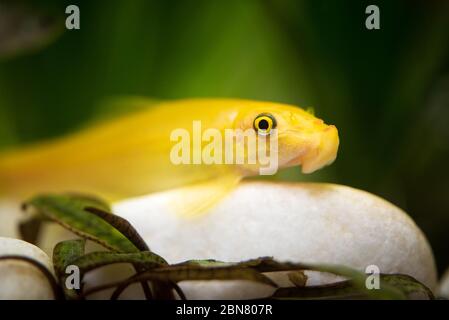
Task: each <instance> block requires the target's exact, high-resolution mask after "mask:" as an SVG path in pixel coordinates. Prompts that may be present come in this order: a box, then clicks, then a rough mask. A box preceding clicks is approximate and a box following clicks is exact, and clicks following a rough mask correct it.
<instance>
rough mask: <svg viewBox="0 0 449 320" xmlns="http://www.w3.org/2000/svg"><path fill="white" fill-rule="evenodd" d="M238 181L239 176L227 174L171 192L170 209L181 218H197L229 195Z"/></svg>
mask: <svg viewBox="0 0 449 320" xmlns="http://www.w3.org/2000/svg"><path fill="white" fill-rule="evenodd" d="M240 180H241V177H240V176H237V175H234V174H227V175H224V176H221V177H219V178H215V179H212V180H208V181H206V182H201V183H196V184H192V185H189V186H186V187H182V188H179V189H176V190H173V191H171V192H172V193H174V195H173V194H172V195H171V198H170V201H171V202H172V209H173V211H174V212H175V213H176V214H177V215H180V216H182V217H186V218H195V217H199V216H201V215H203V214H205V213H207V211H208V210H209V209H211V208H212V207H213V206H215V205H216V204H217V203H219V202H220V201H221V200H222V199H223V198H224V197H225V196H226V195H227V194H229V193H230V192H231V191H232V190H233V189H234V188H235V187H236V186H237V184H238V183H239V181H240Z"/></svg>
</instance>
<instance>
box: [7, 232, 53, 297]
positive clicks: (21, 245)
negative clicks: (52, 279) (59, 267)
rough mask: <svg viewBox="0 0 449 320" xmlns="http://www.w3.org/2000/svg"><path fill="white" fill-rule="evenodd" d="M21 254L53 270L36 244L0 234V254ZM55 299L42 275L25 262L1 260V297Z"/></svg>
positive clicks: (48, 259) (47, 258) (48, 260)
mask: <svg viewBox="0 0 449 320" xmlns="http://www.w3.org/2000/svg"><path fill="white" fill-rule="evenodd" d="M9 255H20V256H25V257H28V258H31V259H34V260H36V261H38V262H40V263H41V264H42V265H44V266H45V267H46V268H48V269H49V270H50V271H51V272H53V271H52V270H53V267H52V264H51V261H50V258H49V257H48V256H47V254H45V253H44V252H43V251H42V250H41V249H39V248H38V247H36V246H34V245H32V244H30V243H28V242H25V241H22V240H18V239H12V238H3V237H0V257H2V256H9ZM13 299H14V300H15V299H18V300H44V299H45V300H48V299H54V295H53V290H52V288H51V285H50V283H49V282H48V279H47V278H46V277H45V275H44V274H43V273H42V272H41V271H40V270H39V269H37V268H36V267H35V266H33V265H32V264H30V263H28V262H24V261H18V260H0V300H13Z"/></svg>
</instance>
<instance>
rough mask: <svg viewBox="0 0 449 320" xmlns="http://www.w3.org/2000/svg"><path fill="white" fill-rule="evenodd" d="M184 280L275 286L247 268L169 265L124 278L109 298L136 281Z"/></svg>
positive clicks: (173, 281)
mask: <svg viewBox="0 0 449 320" xmlns="http://www.w3.org/2000/svg"><path fill="white" fill-rule="evenodd" d="M184 280H189V281H196V280H248V281H253V282H258V283H262V284H265V285H269V286H271V287H277V285H276V283H274V282H273V281H272V280H271V279H270V278H268V277H267V276H265V275H263V274H261V273H259V272H257V271H255V270H252V269H249V268H238V267H210V268H205V267H193V266H169V267H165V268H159V269H153V270H150V271H145V272H142V273H139V274H137V275H135V276H133V277H131V278H129V279H128V280H125V281H124V282H122V283H121V284H120V285H119V286H118V287H117V289H116V290H115V291H114V293H113V295H112V297H111V299H117V298H118V296H119V295H120V294H121V293H122V292H123V291H124V290H125V289H126V288H127V287H128V286H129V285H131V284H133V283H136V282H140V281H157V282H165V283H177V282H180V281H184Z"/></svg>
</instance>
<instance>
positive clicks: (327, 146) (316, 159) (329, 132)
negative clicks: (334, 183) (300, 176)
mask: <svg viewBox="0 0 449 320" xmlns="http://www.w3.org/2000/svg"><path fill="white" fill-rule="evenodd" d="M290 133H293V132H290ZM293 134H294V133H293ZM296 134H297V136H298V137H300V139H301V140H300V141H301V143H300V144H301V145H302V146H303V147H302V148H301V150H300V151H299V152H298V153H297V154H296V155H295V156H294V157H293V158H292V159H290V160H289V161H288V162H287V163H286V164H285V166H286V167H292V166H301V171H302V173H305V174H308V173H312V172H314V171H317V170H319V169H321V168H322V167H324V166H327V165H330V164H331V163H332V162H334V160H335V158H336V157H337V152H338V146H339V138H338V130H337V128H336V127H335V126H333V125H329V126H328V125H326V127H325V128H324V129H322V130H320V131H319V132H314V133H310V134H305V135H304V133H301V132H300V131H298V132H296Z"/></svg>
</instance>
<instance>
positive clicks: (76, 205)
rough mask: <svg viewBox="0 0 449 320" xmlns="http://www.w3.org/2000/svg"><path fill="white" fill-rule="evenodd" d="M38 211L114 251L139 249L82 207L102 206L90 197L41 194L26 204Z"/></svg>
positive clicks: (135, 250) (102, 207) (127, 251)
mask: <svg viewBox="0 0 449 320" xmlns="http://www.w3.org/2000/svg"><path fill="white" fill-rule="evenodd" d="M27 207H32V208H34V209H35V210H36V211H37V214H40V215H43V216H45V217H46V218H48V219H50V220H53V221H55V222H57V223H58V224H60V225H62V226H63V227H65V228H67V229H68V230H70V231H72V232H73V233H75V234H77V235H79V236H81V237H83V238H86V239H90V240H92V241H95V242H97V243H99V244H101V245H103V246H104V247H106V248H108V249H110V250H112V251H115V252H126V253H130V252H139V249H138V248H137V247H136V246H135V245H134V244H133V243H132V242H131V241H130V240H128V239H127V238H126V236H124V235H123V234H122V233H121V232H120V231H119V230H117V229H116V228H114V227H113V226H111V225H110V224H109V223H108V222H107V221H105V220H104V219H102V218H101V217H99V216H97V215H95V214H92V213H91V212H88V211H86V210H85V208H86V207H93V208H98V209H99V210H103V209H105V206H104V205H103V204H101V203H100V202H98V200H93V198H88V197H80V196H73V195H72V196H71V195H53V194H48V195H42V196H37V197H34V198H33V199H31V200H30V201H28V202H26V203H25V208H27Z"/></svg>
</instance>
